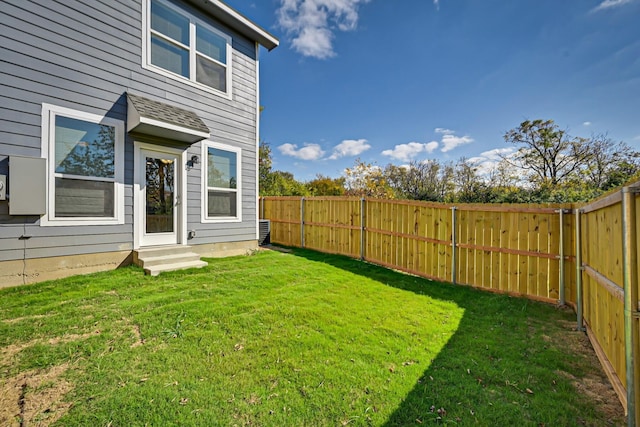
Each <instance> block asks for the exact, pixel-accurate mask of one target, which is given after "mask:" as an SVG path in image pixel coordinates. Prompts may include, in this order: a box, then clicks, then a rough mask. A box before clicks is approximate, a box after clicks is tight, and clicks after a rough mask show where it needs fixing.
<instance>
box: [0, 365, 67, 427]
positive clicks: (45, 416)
mask: <svg viewBox="0 0 640 427" xmlns="http://www.w3.org/2000/svg"><path fill="white" fill-rule="evenodd" d="M68 369H69V364H68V363H65V364H62V365H58V366H54V367H53V368H50V369H47V370H33V371H28V372H21V373H20V374H18V375H16V376H14V377H11V378H8V379H6V380H2V382H0V425H3V426H11V427H14V426H15V427H20V426H42V427H44V426H49V425H51V424H53V423H54V422H56V421H57V420H58V419H60V417H62V416H63V415H64V414H65V413H66V412H67V411H68V410H69V408H70V407H71V403H70V402H64V396H65V395H66V394H67V393H68V392H69V391H71V390H72V389H73V385H72V384H71V383H70V382H68V381H66V380H65V379H64V378H62V375H63V374H64V373H65V372H66V371H67V370H68Z"/></svg>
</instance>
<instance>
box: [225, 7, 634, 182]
mask: <svg viewBox="0 0 640 427" xmlns="http://www.w3.org/2000/svg"><path fill="white" fill-rule="evenodd" d="M227 3H228V4H229V5H230V6H232V7H233V8H235V9H236V10H238V11H239V12H241V13H243V14H244V15H246V16H247V17H249V18H250V19H252V20H253V21H254V22H256V23H258V24H259V25H260V26H262V27H263V28H265V29H267V30H268V31H269V32H271V33H272V34H274V35H275V36H277V37H278V38H279V39H280V43H281V44H280V46H279V47H278V48H276V49H275V50H273V51H272V52H266V51H265V50H262V52H261V57H260V59H261V63H260V67H261V76H260V84H261V105H263V106H264V107H265V110H264V112H263V114H262V118H261V138H262V139H263V140H265V141H267V142H268V143H269V144H270V145H271V147H272V153H273V159H274V168H275V169H279V170H285V171H289V172H292V173H293V174H294V175H295V177H296V178H297V179H299V180H303V181H306V180H310V179H313V178H314V177H315V176H316V174H319V173H320V174H324V175H329V176H332V177H337V176H340V175H341V174H342V173H343V171H344V169H345V167H349V166H352V165H353V164H354V160H355V159H356V158H357V157H359V158H361V159H362V160H364V161H366V162H372V163H373V162H375V163H376V164H378V165H380V166H384V165H386V164H387V163H394V164H397V165H402V164H406V163H408V162H409V161H411V160H415V161H422V160H426V159H438V160H440V161H444V162H447V161H456V160H458V159H459V158H461V157H463V156H464V157H467V158H470V159H472V160H473V161H475V162H476V163H477V164H478V165H480V166H481V167H485V168H486V167H490V166H491V164H492V162H493V161H495V160H496V159H497V156H496V154H497V153H498V152H500V151H504V150H506V149H509V148H510V145H509V144H507V143H505V142H504V140H503V138H502V135H503V134H504V132H505V131H507V130H509V129H511V128H514V127H516V126H518V124H520V123H521V122H522V121H523V120H525V119H538V118H541V119H553V120H554V121H555V122H556V123H557V124H558V125H560V127H561V128H563V129H567V130H568V131H569V133H570V134H572V135H575V136H584V137H588V136H590V135H591V134H597V133H604V132H607V133H608V135H609V136H610V137H611V138H612V139H614V140H616V141H625V142H626V143H628V144H630V145H631V146H633V147H634V148H636V149H638V150H640V0H517V1H514V0H500V1H498V0H253V1H247V0H227Z"/></svg>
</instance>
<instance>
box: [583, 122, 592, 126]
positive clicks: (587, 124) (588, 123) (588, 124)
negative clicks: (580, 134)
mask: <svg viewBox="0 0 640 427" xmlns="http://www.w3.org/2000/svg"><path fill="white" fill-rule="evenodd" d="M582 126H591V122H584V123H582Z"/></svg>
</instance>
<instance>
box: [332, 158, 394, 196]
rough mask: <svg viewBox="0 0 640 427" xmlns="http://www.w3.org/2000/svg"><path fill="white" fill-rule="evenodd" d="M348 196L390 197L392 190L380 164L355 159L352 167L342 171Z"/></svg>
mask: <svg viewBox="0 0 640 427" xmlns="http://www.w3.org/2000/svg"><path fill="white" fill-rule="evenodd" d="M344 174H345V176H344V178H345V188H346V194H347V195H348V196H358V197H373V198H377V199H392V198H394V192H393V190H392V189H391V187H390V186H389V183H388V182H387V178H386V176H385V175H384V173H383V170H382V168H381V167H380V166H378V165H375V164H372V163H365V162H363V161H362V160H360V159H356V160H355V163H354V165H353V167H351V168H346V169H345V171H344Z"/></svg>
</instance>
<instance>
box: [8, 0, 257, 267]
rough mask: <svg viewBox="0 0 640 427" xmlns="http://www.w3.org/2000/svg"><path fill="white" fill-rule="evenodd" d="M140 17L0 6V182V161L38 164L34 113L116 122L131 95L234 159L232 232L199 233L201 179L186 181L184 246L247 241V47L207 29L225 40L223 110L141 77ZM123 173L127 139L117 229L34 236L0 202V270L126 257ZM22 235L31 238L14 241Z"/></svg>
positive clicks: (251, 232) (97, 6)
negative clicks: (236, 184)
mask: <svg viewBox="0 0 640 427" xmlns="http://www.w3.org/2000/svg"><path fill="white" fill-rule="evenodd" d="M176 2H178V1H176ZM182 6H183V7H184V8H185V9H187V10H189V11H191V12H192V13H198V12H197V11H195V10H194V9H191V8H189V7H187V6H184V5H182ZM141 9H142V2H141V0H59V1H58V0H33V1H26V0H3V1H2V13H0V76H1V79H2V84H1V85H0V174H7V173H8V167H7V157H8V156H11V155H22V156H35V157H40V156H41V144H42V143H41V132H42V130H41V108H42V104H43V103H48V104H54V105H57V106H60V107H66V108H72V109H74V110H79V111H84V112H87V113H93V114H102V115H105V114H106V115H108V116H109V117H112V118H115V119H119V120H126V101H125V99H124V97H123V95H124V93H125V92H126V91H131V92H133V93H137V94H140V95H142V96H146V97H149V98H152V99H156V100H159V101H165V102H168V103H170V104H173V105H177V106H179V107H181V108H185V109H188V110H192V111H194V112H196V113H197V114H198V115H199V116H200V117H201V118H202V119H203V120H204V122H205V123H206V124H207V126H208V127H209V129H210V131H211V140H212V141H215V142H219V143H223V144H229V145H233V146H236V147H240V148H241V149H242V153H243V158H242V172H243V173H242V188H243V200H242V213H243V221H242V222H240V223H223V224H201V218H200V209H201V206H200V203H201V190H202V189H201V176H200V173H201V170H200V169H199V168H198V167H196V168H193V169H192V170H190V171H187V186H188V192H187V203H188V224H187V228H188V229H189V230H196V231H197V238H196V239H194V240H192V241H190V243H193V244H204V243H217V242H228V241H243V240H252V239H255V238H256V231H255V223H256V222H255V221H256V213H257V212H256V173H255V164H256V156H257V152H256V146H255V141H256V101H257V98H256V89H257V88H256V78H257V76H256V67H255V61H256V58H255V44H254V42H253V41H251V40H248V39H246V38H244V37H242V36H241V35H239V34H237V33H234V32H231V31H229V30H228V29H226V28H224V27H223V26H221V25H219V24H218V23H216V22H215V21H214V20H212V19H209V21H210V23H211V24H212V25H214V26H216V27H218V28H220V29H221V30H222V31H225V32H227V33H228V34H231V36H232V37H233V55H232V70H233V76H232V80H233V98H232V99H231V100H228V99H226V98H224V97H221V96H217V95H215V94H212V93H209V92H206V91H202V90H199V89H197V88H194V87H192V86H189V85H187V84H185V83H182V82H179V81H176V80H173V79H170V78H167V77H164V76H162V75H160V74H157V73H154V72H152V71H150V70H147V69H144V68H142V57H141V55H142V42H143V38H142V28H141V27H142V23H141V20H142V14H141V13H142V10H141ZM192 154H198V155H199V154H200V144H195V145H193V146H191V147H190V148H189V156H190V155H192ZM133 170H134V165H133V139H132V137H131V136H129V135H127V136H126V141H125V224H123V225H103V226H65V227H62V226H56V227H42V226H40V219H39V217H32V216H29V217H16V216H9V215H8V205H7V202H4V201H0V261H6V260H14V259H23V258H39V257H48V256H57V255H74V254H83V253H99V252H109V251H120V250H130V249H132V248H133V220H134V215H133V192H132V184H133ZM23 235H27V236H32V237H31V238H30V239H28V240H20V239H19V238H20V236H23Z"/></svg>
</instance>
